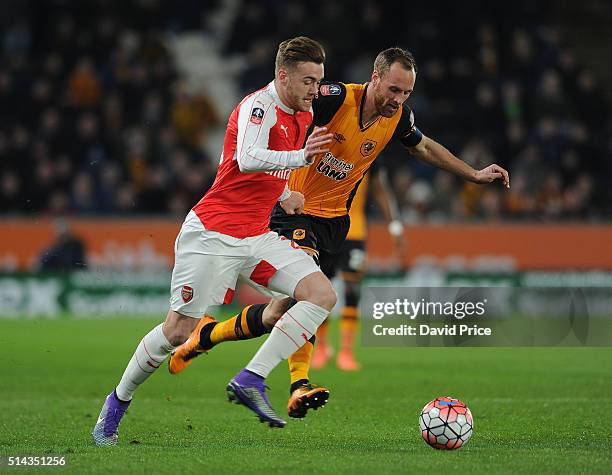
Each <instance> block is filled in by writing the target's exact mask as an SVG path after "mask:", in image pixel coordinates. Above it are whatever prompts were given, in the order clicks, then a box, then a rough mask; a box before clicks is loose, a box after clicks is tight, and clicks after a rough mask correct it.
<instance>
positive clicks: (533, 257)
mask: <svg viewBox="0 0 612 475" xmlns="http://www.w3.org/2000/svg"><path fill="white" fill-rule="evenodd" d="M68 223H69V225H70V227H71V229H72V231H73V232H74V234H76V235H78V236H80V237H81V238H82V239H83V241H84V242H85V246H86V248H87V252H88V254H90V255H96V256H98V259H100V256H104V255H109V254H111V255H112V254H113V253H117V252H125V251H126V249H131V250H132V251H134V252H136V251H138V250H139V249H140V250H142V249H146V250H147V252H148V253H153V254H154V255H155V256H157V257H158V258H160V259H162V262H165V263H166V264H167V265H168V266H172V263H173V260H174V256H173V247H174V240H175V238H176V234H177V232H178V230H179V228H180V225H181V221H180V220H173V219H125V220H123V219H110V220H109V219H72V220H68ZM54 229H55V225H54V221H53V220H51V219H40V220H26V219H4V220H2V221H0V260H6V259H7V258H8V257H11V259H12V260H13V262H15V263H16V264H17V267H18V268H19V269H21V270H26V269H30V268H31V267H32V265H33V264H34V263H35V262H36V260H37V259H38V257H39V256H40V254H41V253H42V252H43V251H44V250H45V249H47V248H48V247H49V246H50V244H51V243H52V242H53V241H54V239H55V231H54ZM406 238H407V243H408V245H407V248H406V252H405V253H404V254H403V256H402V257H401V258H399V257H397V255H398V254H396V253H395V252H394V245H393V241H392V239H391V237H390V236H389V234H388V233H387V231H386V227H385V226H383V225H377V224H374V225H372V226H370V228H369V236H368V252H369V258H370V261H372V262H379V263H380V262H391V261H396V260H397V259H401V261H402V262H401V267H410V266H412V265H413V264H414V263H415V262H417V261H418V260H419V259H420V258H422V257H424V256H427V257H433V258H435V259H440V260H443V259H447V258H451V257H453V256H461V257H463V258H465V259H468V260H469V259H475V258H478V257H482V256H488V257H508V258H510V259H512V260H513V262H514V263H515V267H516V269H518V270H527V269H548V270H563V269H581V270H586V269H604V270H612V225H579V224H567V225H565V224H564V225H511V224H507V225H499V224H496V225H489V224H487V225H484V224H483V225H454V224H453V225H440V226H433V225H418V226H411V227H407V228H406ZM398 264H399V263H398Z"/></svg>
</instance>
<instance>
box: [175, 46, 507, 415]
mask: <svg viewBox="0 0 612 475" xmlns="http://www.w3.org/2000/svg"><path fill="white" fill-rule="evenodd" d="M416 76H417V68H416V63H415V60H414V58H413V56H412V54H411V53H410V52H408V51H406V50H403V49H401V48H389V49H386V50H384V51H382V52H381V53H379V54H378V56H377V57H376V60H375V62H374V70H373V72H372V77H371V81H370V82H369V83H366V84H343V83H327V84H323V85H321V87H320V89H319V94H318V98H317V100H315V102H314V104H313V110H314V125H316V126H325V127H326V128H327V131H328V132H329V133H331V134H332V135H333V141H332V144H331V146H330V150H329V151H328V152H327V153H325V154H323V155H322V156H319V157H317V159H316V160H315V162H314V163H313V164H312V165H311V166H310V167H308V168H305V169H300V170H296V171H294V172H292V173H291V176H290V178H289V188H290V189H291V190H294V191H299V192H301V193H302V194H303V195H304V197H305V205H304V209H303V212H302V213H301V214H288V213H286V212H285V210H283V209H282V207H280V206H276V207H275V208H274V211H273V213H272V217H271V221H270V227H271V229H274V230H276V231H277V232H278V233H279V234H280V235H282V236H285V237H287V238H288V239H291V240H292V242H293V243H295V244H296V245H298V246H300V247H301V248H302V249H304V250H305V251H306V252H308V253H309V254H310V255H311V256H313V258H314V259H315V260H316V261H317V263H318V264H319V265H320V267H321V269H322V271H323V272H324V273H325V274H326V275H328V276H330V275H332V274H333V269H334V267H335V261H336V259H337V256H338V255H339V251H340V249H341V246H342V244H343V242H344V240H345V238H346V235H347V232H348V230H349V210H350V207H351V204H352V201H353V198H354V197H355V194H356V192H357V189H358V188H359V185H360V184H361V182H362V180H363V179H364V177H365V175H366V174H367V172H368V170H369V169H370V167H371V166H372V163H373V162H374V160H375V159H376V157H378V155H379V154H380V153H381V152H382V151H383V149H384V148H385V147H386V146H387V144H389V142H391V141H399V142H400V143H401V144H402V145H404V146H405V147H406V148H407V151H408V153H409V154H410V156H412V157H416V158H417V159H419V160H421V161H424V162H426V163H428V164H430V165H433V166H435V167H438V168H441V169H444V170H446V171H449V172H451V173H454V174H455V175H458V176H459V177H461V178H463V179H465V180H467V181H471V182H473V183H479V184H487V183H491V182H493V181H496V180H499V181H501V182H502V183H503V185H504V186H506V187H509V186H510V179H509V176H508V172H507V171H506V170H504V169H503V168H502V167H500V166H499V165H497V164H492V165H489V166H487V167H486V168H484V169H482V170H475V169H474V168H472V167H471V166H470V165H468V164H467V163H465V162H464V161H463V160H461V159H459V158H457V157H456V156H455V155H453V154H452V153H451V152H450V151H448V150H447V149H446V148H445V147H444V146H442V145H441V144H439V143H438V142H436V141H435V140H433V139H431V138H429V137H427V136H425V135H424V134H423V133H422V132H421V131H420V130H419V129H418V128H417V127H416V125H415V120H414V114H413V113H412V111H411V110H410V107H408V105H407V103H406V100H407V99H408V97H409V96H410V94H411V93H412V90H413V89H414V85H415V81H416ZM406 158H407V159H408V158H409V157H408V154H407V157H406ZM292 303H293V302H292V301H291V300H290V299H285V300H272V301H271V302H270V303H268V304H267V305H265V304H261V305H251V306H249V307H247V308H245V309H244V310H243V311H242V312H241V313H239V314H238V315H236V316H235V317H233V318H230V319H229V320H227V321H225V322H219V323H217V322H211V323H210V324H209V325H208V326H207V327H206V328H205V329H204V330H203V331H202V332H201V334H200V335H198V336H197V338H196V336H195V335H194V338H191V339H190V340H188V342H187V343H186V344H185V345H182V346H181V347H179V348H178V349H177V351H176V352H175V354H174V356H173V358H172V359H171V360H170V370H171V372H174V373H176V372H180V371H182V370H183V369H184V368H185V367H187V365H188V364H189V363H191V361H192V360H193V358H194V357H195V356H197V355H198V354H199V353H200V352H203V351H208V350H210V349H211V348H212V347H213V346H215V345H217V344H219V343H221V342H223V341H229V340H239V339H247V338H251V337H253V336H255V335H253V334H252V333H251V332H250V331H249V329H250V326H249V325H250V324H249V322H257V325H262V326H263V327H264V328H266V329H271V328H274V324H275V322H276V321H277V319H278V318H281V316H282V315H283V314H284V313H285V312H286V310H287V307H288V306H290V305H291V304H292ZM254 324H255V323H252V325H254ZM313 348H314V342H313V340H312V339H311V340H310V341H309V342H307V343H305V344H304V345H303V346H302V347H301V348H300V349H299V350H298V351H297V352H295V353H294V354H293V355H292V356H291V357H290V358H289V369H290V373H291V386H290V397H289V401H288V404H287V409H288V413H289V416H291V417H297V418H301V417H304V416H306V414H307V411H308V410H309V409H316V408H318V407H319V406H320V404H319V400H320V399H321V398H323V399H325V400H327V397H328V395H329V391H328V390H327V389H325V388H321V387H314V386H312V385H311V384H310V378H309V369H310V362H311V358H312V352H313Z"/></svg>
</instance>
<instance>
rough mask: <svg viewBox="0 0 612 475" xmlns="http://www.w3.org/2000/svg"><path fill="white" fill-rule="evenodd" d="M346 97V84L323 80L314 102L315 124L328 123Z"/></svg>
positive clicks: (322, 124)
mask: <svg viewBox="0 0 612 475" xmlns="http://www.w3.org/2000/svg"><path fill="white" fill-rule="evenodd" d="M345 99H346V86H345V85H344V84H342V83H340V82H323V83H321V85H320V86H319V93H318V94H317V97H316V98H315V100H314V101H313V103H312V111H313V124H314V125H317V126H319V127H321V126H324V125H327V124H329V123H330V122H331V120H332V118H333V117H334V115H335V114H336V112H338V110H339V109H340V107H341V106H342V104H343V103H344V100H345Z"/></svg>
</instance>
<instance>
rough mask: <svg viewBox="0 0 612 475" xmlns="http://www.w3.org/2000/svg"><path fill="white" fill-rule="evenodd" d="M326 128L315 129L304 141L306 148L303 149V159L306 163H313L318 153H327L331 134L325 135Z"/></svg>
mask: <svg viewBox="0 0 612 475" xmlns="http://www.w3.org/2000/svg"><path fill="white" fill-rule="evenodd" d="M325 132H327V128H326V127H315V128H314V130H313V131H312V133H311V134H310V137H308V140H306V146H305V147H304V158H305V159H306V162H307V163H312V162H314V159H315V157H316V156H317V155H319V154H320V153H325V152H328V151H329V147H327V145H329V144H330V143H331V141H332V137H333V135H332V134H326V133H325Z"/></svg>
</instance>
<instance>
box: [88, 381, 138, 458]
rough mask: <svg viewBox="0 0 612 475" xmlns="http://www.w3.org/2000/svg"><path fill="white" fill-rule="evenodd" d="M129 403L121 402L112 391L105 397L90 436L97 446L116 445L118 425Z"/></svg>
mask: <svg viewBox="0 0 612 475" xmlns="http://www.w3.org/2000/svg"><path fill="white" fill-rule="evenodd" d="M130 402H131V401H127V402H125V401H121V400H119V398H118V397H117V394H116V393H115V391H114V390H113V392H112V393H110V394H109V395H108V396H107V397H106V401H104V406H102V411H100V415H99V416H98V421H97V422H96V425H95V426H94V428H93V431H92V433H91V435H92V436H93V440H94V442H95V443H96V445H97V446H99V447H103V446H106V445H117V440H118V439H119V423H120V422H121V418H122V417H123V414H125V411H127V408H128V407H129V405H130Z"/></svg>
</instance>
